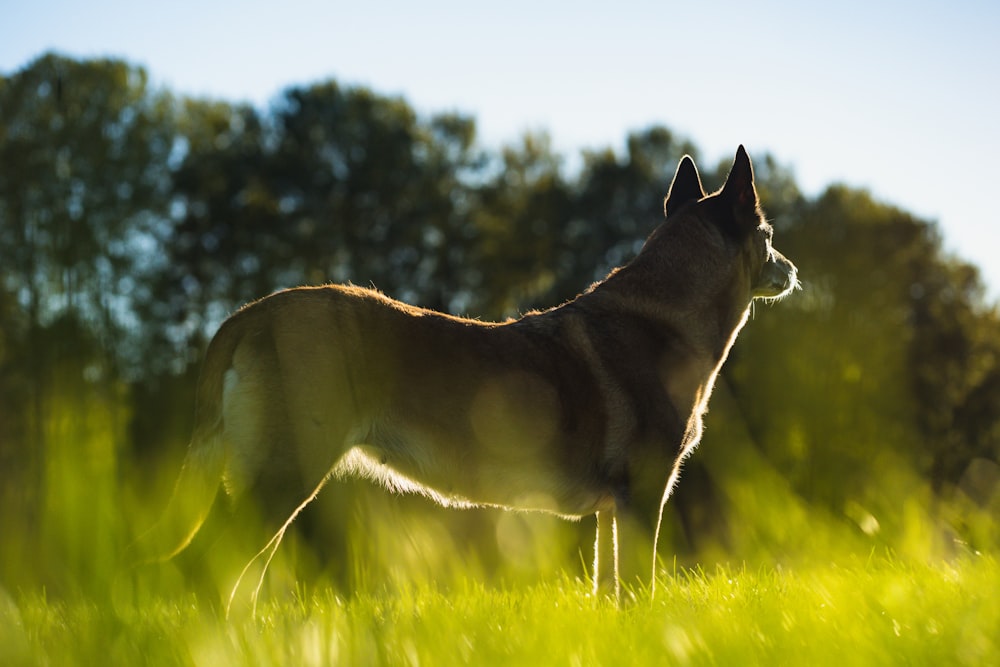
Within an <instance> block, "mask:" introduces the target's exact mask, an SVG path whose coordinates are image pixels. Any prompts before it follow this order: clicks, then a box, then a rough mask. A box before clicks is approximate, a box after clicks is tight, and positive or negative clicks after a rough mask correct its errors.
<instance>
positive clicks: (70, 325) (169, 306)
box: [0, 3, 1000, 595]
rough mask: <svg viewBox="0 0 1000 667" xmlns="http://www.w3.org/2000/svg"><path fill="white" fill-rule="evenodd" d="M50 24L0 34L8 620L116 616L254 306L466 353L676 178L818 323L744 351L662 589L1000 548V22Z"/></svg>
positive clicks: (339, 568)
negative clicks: (780, 274) (698, 194)
mask: <svg viewBox="0 0 1000 667" xmlns="http://www.w3.org/2000/svg"><path fill="white" fill-rule="evenodd" d="M36 4H37V5H38V9H37V12H36V10H28V9H26V8H25V7H15V8H9V9H5V10H4V11H5V12H10V13H11V14H10V15H11V17H12V19H11V20H5V21H4V24H5V25H4V27H3V28H0V35H2V39H0V42H2V43H3V44H4V46H3V47H0V55H2V56H3V58H2V59H0V67H2V68H3V69H2V70H0V322H2V327H0V526H3V529H2V538H0V539H2V549H0V587H4V588H7V589H8V590H13V589H15V588H19V587H36V586H44V587H45V588H46V590H47V591H49V592H50V593H51V594H53V595H58V594H60V593H62V592H73V591H84V592H87V591H91V590H96V589H102V588H105V587H106V585H107V582H108V581H109V580H110V579H111V578H112V577H113V574H114V571H115V568H116V567H117V563H118V559H119V557H120V554H121V551H122V549H123V548H124V547H125V545H126V544H128V543H129V542H130V541H131V540H132V539H134V537H135V536H136V535H137V534H138V533H140V532H142V531H143V530H144V529H146V528H147V527H148V526H149V525H151V524H152V522H153V521H154V520H155V517H156V515H157V513H158V511H159V510H160V509H161V508H162V507H163V504H164V503H165V501H166V498H167V496H168V495H169V492H170V490H171V488H172V484H173V482H174V479H175V477H176V474H177V471H178V470H179V467H180V461H181V458H182V456H183V453H184V448H185V446H186V443H187V439H188V437H189V434H190V428H191V424H192V417H193V405H194V383H195V379H196V377H197V373H198V367H199V360H200V358H201V355H202V354H203V351H204V349H205V346H206V344H207V342H208V340H209V339H210V337H211V335H212V334H213V333H214V331H215V329H216V328H217V327H218V325H219V324H220V323H221V322H222V321H223V320H224V319H225V317H226V316H227V315H228V314H229V313H231V312H232V311H233V310H235V309H236V308H238V307H239V306H240V305H242V304H243V303H246V302H247V301H250V300H253V299H256V298H259V297H260V296H263V295H266V294H268V293H270V292H272V291H274V290H276V289H279V288H283V287H290V286H295V285H301V284H321V283H324V282H346V281H352V282H354V283H355V284H360V285H374V286H376V287H378V288H379V289H380V290H382V291H384V292H386V293H387V294H389V295H391V296H393V297H395V298H399V299H402V300H405V301H408V302H411V303H415V304H419V305H422V306H426V307H430V308H435V309H440V310H444V311H448V312H452V313H456V314H461V315H469V316H473V317H479V318H482V319H500V318H505V317H509V316H516V315H517V314H519V313H521V312H524V311H526V310H528V309H531V308H536V307H547V306H550V305H555V304H557V303H560V302H561V301H563V300H565V299H568V298H571V297H573V296H574V295H575V294H577V293H579V292H580V291H581V290H582V289H583V288H585V287H586V286H587V285H589V284H590V283H591V282H592V281H594V280H597V279H600V278H601V277H603V276H604V275H605V274H606V273H607V271H608V270H609V269H611V268H612V267H614V266H616V265H619V264H621V263H623V262H625V261H628V259H629V258H631V257H632V256H633V255H634V254H635V253H636V252H637V250H638V249H639V247H640V246H641V244H642V242H643V240H644V239H645V237H646V235H647V234H648V233H649V232H650V231H651V230H652V229H653V228H654V227H655V225H656V224H657V223H658V222H659V220H660V219H661V218H662V201H663V197H664V195H665V192H666V188H667V187H668V185H669V183H670V178H671V176H672V174H673V171H674V169H675V167H676V164H677V161H678V160H679V159H680V157H681V156H682V155H684V154H685V153H688V154H691V155H693V156H694V157H695V159H696V161H697V162H698V164H699V166H700V167H701V170H702V176H703V178H704V179H705V181H706V187H707V188H710V189H714V188H715V187H718V186H719V185H721V183H722V179H723V178H724V176H725V173H726V170H727V169H728V166H729V164H730V162H731V159H732V158H731V156H732V153H733V152H734V151H735V148H736V145H737V144H738V143H741V142H742V143H745V144H746V145H747V147H748V149H749V150H750V153H751V156H752V158H753V159H754V164H755V168H756V176H757V184H758V188H759V190H760V192H761V195H762V198H763V205H764V208H765V211H766V213H767V214H768V216H769V218H770V219H771V221H772V223H773V225H774V226H775V228H776V234H775V245H776V247H778V248H779V249H780V250H781V251H782V252H783V253H784V254H785V255H786V256H788V257H789V258H790V259H792V260H793V261H794V262H795V263H796V264H797V265H798V267H799V269H800V276H801V278H802V281H803V290H802V291H801V292H798V293H796V294H795V295H793V296H792V297H790V298H789V299H787V300H785V301H784V302H782V303H780V304H777V305H775V306H762V305H758V306H757V307H756V309H755V313H754V318H753V320H752V321H751V322H750V324H749V325H748V327H747V328H746V329H745V330H744V332H743V334H742V335H741V337H740V340H739V341H738V343H737V345H736V347H735V349H734V351H733V354H732V355H731V357H730V360H729V362H728V364H727V366H726V367H725V369H724V372H723V375H722V377H721V378H720V380H719V382H718V385H717V389H716V392H715V395H714V397H713V403H712V410H711V412H710V414H709V416H708V418H707V421H706V429H707V430H706V435H705V438H704V440H703V442H702V445H701V446H700V448H699V450H698V451H697V452H696V453H695V455H694V456H693V457H692V458H691V460H690V461H689V463H688V465H687V466H686V470H685V473H684V476H683V477H682V480H681V484H680V486H679V487H678V491H677V493H676V494H675V496H674V498H673V500H672V501H671V503H670V505H669V507H668V511H667V515H666V518H665V524H664V530H665V538H664V539H663V541H662V542H661V545H662V546H661V553H660V555H661V557H662V558H664V559H665V560H667V561H668V562H669V561H670V560H671V559H674V558H676V562H677V563H678V564H679V565H695V564H698V565H702V566H710V565H711V564H712V563H741V562H742V563H750V564H774V563H788V564H789V565H794V564H796V563H801V562H819V563H830V562H837V561H838V560H839V559H842V558H850V557H855V556H856V557H862V558H863V557H866V556H867V555H869V554H871V553H872V552H873V551H874V550H884V551H886V552H888V553H892V554H895V555H898V556H900V557H906V558H918V559H931V560H934V559H940V558H951V557H954V556H956V555H959V554H962V553H967V552H970V551H993V552H995V551H996V549H997V548H998V546H1000V524H998V523H997V515H998V512H1000V465H998V461H1000V313H998V310H997V307H996V301H995V298H996V293H997V292H996V290H997V282H996V279H995V278H990V277H989V276H991V275H994V276H995V275H996V273H995V271H996V267H997V266H998V265H1000V263H997V262H996V260H995V259H993V258H992V255H993V254H994V253H995V252H996V251H997V250H1000V241H998V234H997V231H996V227H997V226H996V225H995V224H993V219H994V218H995V217H996V216H995V213H994V212H993V210H992V208H990V209H987V208H986V206H987V205H989V204H992V197H990V194H991V193H992V192H993V191H994V189H995V188H993V185H992V178H991V177H995V175H996V170H995V166H993V163H992V162H991V161H992V159H993V158H994V156H995V155H996V154H997V150H990V148H1000V145H998V143H1000V142H998V133H997V131H996V129H995V128H994V127H993V125H992V122H990V123H989V124H988V123H987V121H986V120H985V119H987V118H994V119H995V117H997V115H998V112H1000V108H998V102H997V95H998V90H997V88H996V86H987V85H985V82H986V81H996V80H997V78H996V75H997V72H996V68H997V66H998V65H997V63H1000V56H998V54H997V53H996V50H997V48H998V47H997V44H995V43H993V44H992V45H989V44H987V42H986V41H985V37H984V35H985V34H987V33H986V32H984V31H986V29H987V27H988V26H990V25H992V26H993V27H997V21H996V13H997V10H996V9H995V8H986V7H985V5H983V6H982V7H980V6H979V5H976V4H975V3H967V4H963V3H957V4H955V3H952V4H949V5H948V7H949V8H948V10H947V11H945V10H944V9H942V10H941V11H936V10H931V9H928V10H926V11H925V10H923V9H921V10H917V11H910V10H908V11H907V13H906V15H905V20H906V21H910V22H911V23H912V25H910V24H906V25H901V23H900V21H903V19H901V18H900V19H899V21H895V22H894V20H893V19H894V17H893V15H892V14H891V13H887V14H885V15H882V14H880V13H878V12H876V15H874V16H871V17H870V19H871V21H872V23H870V24H869V23H866V24H864V25H861V26H853V25H852V26H851V28H852V29H851V30H842V28H846V27H847V23H846V21H847V19H846V18H845V17H846V16H847V14H844V15H841V14H839V13H838V14H837V15H835V16H834V15H830V16H821V17H816V16H806V15H802V14H795V13H793V12H789V11H785V10H784V8H783V7H782V6H779V5H774V6H772V5H770V4H768V3H764V4H763V5H762V6H761V7H760V8H759V9H755V10H754V13H752V14H749V13H740V12H739V11H737V10H731V11H730V10H727V11H730V13H733V12H735V13H734V14H733V16H732V17H730V18H729V19H728V20H727V19H726V14H725V13H723V14H721V16H709V17H698V16H695V15H694V14H690V13H684V12H678V13H676V14H670V12H666V10H663V9H662V8H650V7H645V6H644V5H642V3H632V4H629V3H626V4H625V5H622V6H621V7H620V8H619V6H617V5H616V9H615V12H616V14H615V17H613V18H614V20H613V21H612V20H611V17H606V16H603V15H601V14H600V13H597V12H591V13H587V12H582V13H581V14H580V15H579V16H576V15H574V16H570V17H562V16H560V15H557V14H553V15H547V14H546V13H545V10H538V11H539V12H541V14H540V15H539V16H537V17H536V18H537V21H534V20H532V16H533V14H532V11H534V9H533V8H532V9H529V8H526V7H517V6H515V7H513V8H511V10H510V12H509V13H508V12H504V13H502V14H499V13H496V14H484V15H480V14H476V13H474V12H473V13H469V12H468V11H466V12H465V13H463V11H462V10H461V9H460V8H459V7H458V6H457V5H456V6H450V5H449V4H448V3H437V4H434V5H433V9H434V10H436V13H435V12H433V11H432V12H430V13H429V14H426V15H425V14H421V15H416V14H413V13H412V11H411V12H406V11H403V10H402V9H400V8H396V9H399V11H398V12H388V13H385V14H383V15H379V14H378V11H379V7H380V6H376V8H375V9H371V10H368V11H367V12H366V11H362V10H360V9H358V8H351V9H347V8H338V7H336V6H328V7H323V8H319V7H313V6H311V5H310V6H306V5H289V6H288V7H285V6H284V5H283V8H284V9H283V10H282V12H283V13H282V14H281V17H282V20H281V21H277V22H273V23H270V22H269V21H268V15H267V14H266V13H265V14H262V13H261V12H265V10H264V9H262V6H261V5H258V4H256V3H248V5H247V7H246V8H245V12H244V13H240V12H235V11H233V10H226V11H223V10H217V9H215V8H214V7H215V6H214V5H209V7H210V9H205V10H204V11H205V12H206V13H205V14H198V13H197V12H196V10H195V9H194V7H193V5H192V6H187V5H185V3H179V5H178V7H177V8H175V9H173V10H171V11H170V12H168V13H167V14H165V15H164V16H159V15H157V14H155V13H153V14H145V13H144V12H146V10H144V9H138V8H135V7H133V8H132V9H125V8H124V6H122V7H118V6H116V5H113V4H108V3H104V4H100V3H98V5H97V6H96V8H95V9H94V11H93V12H90V13H89V14H88V15H87V16H83V15H81V14H76V13H74V12H77V11H78V10H75V9H73V8H71V7H69V6H63V5H60V4H59V3H49V4H53V5H59V6H58V7H49V9H50V10H51V11H50V12H49V13H48V14H46V15H45V16H46V17H48V18H45V19H44V21H51V23H50V24H47V23H45V22H44V21H43V20H42V19H41V18H39V17H41V16H42V13H41V12H42V8H44V7H46V3H36ZM377 4H378V3H376V5H377ZM848 4H850V3H848ZM889 4H891V3H889ZM199 7H200V5H199ZM445 10H447V11H445ZM980 10H981V11H980ZM199 11H200V10H199ZM270 11H273V10H270ZM740 11H742V12H745V11H746V10H740ZM838 11H839V10H838ZM843 11H844V12H847V11H849V8H845V9H844V10H843ZM879 11H880V12H881V11H882V10H879ZM216 12H220V13H219V14H218V16H217V15H216ZM311 12H318V13H319V14H318V16H322V17H325V18H326V19H327V20H326V22H324V21H320V20H311V16H312V14H311ZM331 12H332V13H331ZM867 14H868V12H867V10H866V15H867ZM647 15H649V16H647ZM644 16H647V18H646V19H644V18H643V17H644ZM102 17H107V18H108V19H109V20H108V21H101V19H102ZM185 18H186V19H187V21H188V23H184V19H185ZM605 18H607V19H608V22H606V23H602V20H603V19H605ZM744 19H745V20H744ZM852 20H853V19H852ZM713 21H716V22H717V24H718V29H717V30H713V29H711V28H710V27H708V28H704V29H700V30H693V29H691V30H688V29H686V28H687V27H692V28H693V27H694V26H700V25H702V24H708V25H710V24H711V23H712V22H713ZM824 21H825V23H824ZM84 25H85V26H87V27H88V29H87V30H83V29H81V28H82V26H84ZM317 25H320V26H326V27H327V28H328V29H329V32H330V34H331V37H330V39H329V43H327V42H324V41H322V39H321V38H320V36H319V35H317V33H316V32H315V31H316V30H317V28H316V26H317ZM19 26H20V27H19ZM824 26H825V27H824ZM602 28H604V29H606V30H607V32H608V34H609V35H613V36H614V38H613V39H612V38H611V37H608V38H607V40H605V39H604V35H603V33H602ZM854 28H856V30H855V29H854ZM883 28H884V29H885V30H886V32H883V31H882V30H883ZM890 28H891V29H890ZM632 29H634V31H635V33H634V34H633V33H630V32H629V30H632ZM786 29H787V30H786ZM755 31H756V32H755ZM931 33H933V37H934V39H930V40H929V41H928V40H927V39H925V37H927V36H928V35H930V34H931ZM300 34H301V35H304V37H302V38H301V39H295V37H296V35H300ZM272 35H273V36H274V39H273V40H271V39H269V37H270V36H272ZM630 35H631V39H630V38H629V37H630ZM279 36H280V37H279ZM811 36H815V37H816V39H809V38H810V37H811ZM820 37H822V39H819V38H820ZM883 38H884V39H883ZM185 39H188V40H189V41H185ZM102 40H104V41H102ZM480 40H481V41H480ZM692 40H694V41H692ZM993 41H994V42H995V40H993ZM167 42H171V43H172V48H173V50H172V51H171V50H167V49H166V48H165V45H166V44H167ZM227 45H230V48H229V49H228V50H227ZM310 45H311V46H314V47H315V50H310V48H309V47H310ZM459 47H461V49H465V50H467V51H468V52H470V53H475V57H470V59H469V60H468V61H465V60H463V59H462V58H461V57H459V56H455V55H453V54H454V53H455V52H456V50H458V48H459ZM17 49H21V51H18V50H17ZM52 49H55V50H52ZM330 49H332V51H330ZM338 49H340V50H338ZM476 49H478V50H476ZM989 50H992V54H991V53H990V51H989ZM463 52H465V51H463ZM984 55H985V57H984ZM939 56H940V57H939ZM259 58H264V60H263V61H260V62H258V59H259ZM758 58H759V59H760V62H761V65H757V64H756V60H757V59H758ZM286 61H291V62H293V63H298V65H286V64H285V63H286ZM147 62H152V63H153V66H151V67H147ZM185 63H186V68H185V66H184V64H185ZM305 63H308V67H306V65H305ZM172 68H176V69H172ZM309 68H311V69H309ZM976 68H978V69H976ZM696 70H698V71H704V72H705V75H704V76H702V75H699V74H695V71H696ZM331 72H332V73H331ZM338 72H342V73H343V75H342V76H336V74H337V73H338ZM237 74H239V76H237ZM990 76H992V79H991V78H989V77H990ZM158 77H163V79H159V78H158ZM199 77H204V78H199ZM261 86H264V87H265V88H266V92H262V90H261ZM650 90H652V91H653V92H650ZM782 90H783V91H785V92H784V93H783V96H779V94H778V93H779V91H782ZM275 91H277V92H275ZM636 91H638V92H636ZM788 91H793V93H794V94H793V95H792V96H789V95H788ZM415 100H416V101H415ZM481 117H482V118H483V120H482V121H481V120H480V118H481ZM890 200H891V201H894V202H907V203H906V204H904V203H894V204H891V203H887V202H888V201H890ZM991 271H993V272H994V273H992V274H991V273H990V272H991ZM984 275H985V276H986V277H985V278H984ZM302 519H303V520H302V521H301V522H300V523H301V526H300V530H298V532H297V534H296V535H295V536H294V537H292V538H290V539H289V543H288V544H287V545H286V547H287V548H284V547H283V555H282V558H284V559H286V560H287V564H288V571H289V572H290V573H291V574H290V579H297V580H307V581H308V580H315V581H319V580H324V581H325V580H331V581H344V580H352V581H361V580H367V579H371V580H372V581H394V580H397V579H401V580H414V579H420V578H425V579H428V580H435V579H441V578H446V577H447V574H446V573H448V572H454V571H460V572H473V573H474V574H475V575H476V576H482V577H488V578H497V579H498V580H502V581H523V580H527V581H531V580H535V579H537V578H539V577H547V576H551V575H552V573H554V572H557V571H561V570H568V571H570V572H571V573H573V574H574V575H575V574H576V573H578V572H579V573H580V575H581V576H582V568H581V567H580V563H581V562H589V561H590V558H591V556H590V548H591V543H592V539H593V529H594V526H593V521H592V520H584V521H582V522H580V523H579V524H571V523H565V522H562V521H560V520H558V519H555V518H553V517H546V516H541V515H529V514H505V513H501V512H496V511H492V510H468V511H461V512H459V511H454V510H445V509H441V508H437V507H435V506H433V505H432V504H431V503H430V502H429V501H427V500H425V499H423V498H412V497H393V496H388V495H386V494H385V493H383V492H382V491H380V490H378V489H371V488H370V487H369V486H368V485H367V484H365V483H360V482H349V483H343V484H338V485H331V486H329V487H328V488H327V490H326V491H325V492H324V493H323V494H322V495H321V496H320V497H319V499H318V500H317V502H316V503H314V505H313V506H311V507H310V508H309V509H308V510H307V512H306V514H305V516H303V517H302ZM261 546H262V544H261ZM675 554H676V556H675ZM244 561H245V558H244V559H243V560H242V561H240V563H239V565H242V562H244ZM191 567H195V568H197V566H196V565H193V566H191ZM180 580H181V579H180V578H179V575H178V578H177V581H180Z"/></svg>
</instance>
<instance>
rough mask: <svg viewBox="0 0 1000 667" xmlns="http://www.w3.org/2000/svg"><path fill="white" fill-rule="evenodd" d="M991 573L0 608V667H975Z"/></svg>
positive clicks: (686, 577) (831, 575)
mask: <svg viewBox="0 0 1000 667" xmlns="http://www.w3.org/2000/svg"><path fill="white" fill-rule="evenodd" d="M998 590H1000V568H998V565H997V562H996V561H995V560H994V559H992V558H988V557H982V556H968V557H965V558H962V559H960V560H959V561H956V562H953V563H950V564H946V563H938V564H933V565H928V564H915V563H912V562H903V561H900V560H895V559H893V558H890V557H886V556H880V557H873V558H871V559H870V560H868V561H867V562H854V563H851V564H850V565H847V566H830V567H824V568H811V569H805V570H801V571H798V570H792V571H789V570H782V569H762V570H747V569H743V568H728V567H720V568H719V569H717V570H714V571H711V572H703V571H700V570H680V571H677V572H675V573H673V574H671V575H668V576H665V577H664V580H663V581H662V582H661V583H660V585H659V586H658V590H657V596H656V598H655V599H653V600H651V599H649V597H648V595H646V594H645V593H644V592H642V591H640V592H638V593H637V594H636V595H635V597H634V599H632V600H631V602H630V603H629V604H628V605H627V606H626V607H625V608H623V609H618V608H616V607H614V606H612V605H611V604H609V603H607V602H604V601H599V600H594V599H593V598H591V597H590V596H589V594H588V592H587V591H588V586H587V585H586V583H585V582H582V581H579V580H572V579H568V578H562V579H559V580H558V581H555V582H552V583H548V584H541V585H535V586H529V587H519V588H517V589H504V588H499V587H494V586H486V585H482V584H479V583H474V582H470V581H468V580H466V581H465V582H464V583H462V582H459V583H457V584H456V585H455V586H452V587H439V586H433V585H421V586H412V587H403V588H402V589H399V590H396V591H393V592H389V591H376V592H368V593H362V594H358V595H356V596H354V597H352V598H350V599H345V598H342V597H339V596H337V595H335V594H333V593H332V592H331V590H330V589H328V588H318V589H315V590H311V591H306V590H305V589H301V588H300V589H299V591H298V592H297V594H295V595H293V596H290V597H287V598H285V599H282V600H270V601H266V602H264V603H262V605H261V606H260V608H259V609H258V613H257V615H256V617H252V616H249V615H243V616H241V617H239V618H230V619H229V620H226V619H224V618H222V617H221V616H220V615H219V614H218V613H217V612H216V611H214V610H213V609H211V608H210V607H208V606H205V605H202V604H199V603H198V601H197V600H196V599H195V598H193V597H182V598H180V599H173V600H166V599H162V598H160V599H157V598H149V599H144V600H141V601H140V603H139V604H131V603H130V604H125V605H117V606H116V605H114V604H111V605H101V604H98V603H95V602H93V601H88V600H85V599H77V600H74V601H66V600H61V601H52V600H48V599H46V597H45V595H44V594H43V593H39V592H31V593H25V594H21V595H18V596H17V597H14V598H12V597H10V596H8V597H6V598H5V599H3V600H2V601H0V663H2V664H5V665H16V664H53V665H94V664H121V665H139V664H157V665H292V664H294V665H330V664H343V665H463V664H483V665H494V664H495V665H503V664H511V665H514V664H517V665H521V664H545V665H577V664H578V665H598V664H599V665H618V664H621V665H644V664H656V665H660V664H690V665H754V664H762V665H774V664H794V665H825V664H832V665H841V664H850V665H894V664H926V665H988V664H997V661H998V660H1000V602H998V600H997V595H996V594H997V591H998Z"/></svg>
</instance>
